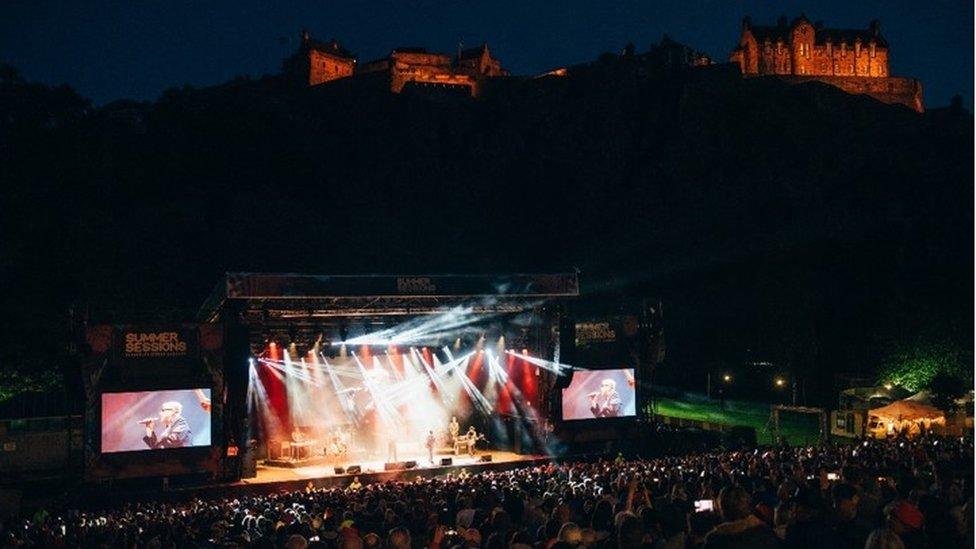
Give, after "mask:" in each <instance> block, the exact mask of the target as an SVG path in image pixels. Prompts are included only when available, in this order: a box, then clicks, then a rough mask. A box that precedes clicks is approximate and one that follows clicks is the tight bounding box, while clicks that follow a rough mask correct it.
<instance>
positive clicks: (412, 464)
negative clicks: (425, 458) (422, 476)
mask: <svg viewBox="0 0 976 549" xmlns="http://www.w3.org/2000/svg"><path fill="white" fill-rule="evenodd" d="M416 466H417V462H416V461H414V460H410V461H404V462H403V468H404V469H413V468H414V467H416Z"/></svg>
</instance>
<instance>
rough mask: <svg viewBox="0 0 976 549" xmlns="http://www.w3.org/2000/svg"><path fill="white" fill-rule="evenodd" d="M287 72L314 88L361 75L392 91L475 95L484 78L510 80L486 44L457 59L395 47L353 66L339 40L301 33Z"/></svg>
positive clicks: (351, 56)
mask: <svg viewBox="0 0 976 549" xmlns="http://www.w3.org/2000/svg"><path fill="white" fill-rule="evenodd" d="M285 67H286V70H288V72H290V73H292V74H293V75H297V76H298V77H299V78H300V79H301V80H302V83H303V84H304V85H308V86H317V85H319V84H324V83H326V82H331V81H333V80H338V79H341V78H349V77H356V76H359V75H365V74H374V75H377V74H379V75H385V76H386V77H387V78H388V84H389V86H390V91H392V92H393V93H400V92H402V91H404V90H405V89H413V88H425V89H441V90H458V91H462V92H464V93H466V94H469V95H471V96H474V97H477V96H478V95H479V94H480V92H481V88H482V85H483V84H484V82H485V81H486V80H487V79H490V78H495V77H499V76H508V71H506V70H505V69H503V68H502V66H501V62H499V61H498V59H496V58H495V57H493V56H492V55H491V51H490V50H489V49H488V44H482V45H481V46H479V47H477V48H471V49H466V50H462V49H460V48H459V49H458V52H457V55H448V54H443V53H434V52H428V51H427V50H426V49H424V48H403V47H401V48H396V49H394V50H393V51H392V52H390V54H389V55H388V56H386V57H384V58H382V59H377V60H374V61H369V62H366V63H363V64H357V60H356V55H355V54H353V53H351V52H349V51H348V50H346V49H345V48H343V47H342V45H341V44H340V43H339V42H338V41H337V40H334V39H333V40H331V41H329V42H319V41H317V40H313V39H311V38H310V37H309V34H308V32H304V33H303V35H302V43H301V46H300V47H299V50H298V51H297V52H296V53H295V54H294V55H293V56H292V57H290V58H289V59H288V60H286V62H285Z"/></svg>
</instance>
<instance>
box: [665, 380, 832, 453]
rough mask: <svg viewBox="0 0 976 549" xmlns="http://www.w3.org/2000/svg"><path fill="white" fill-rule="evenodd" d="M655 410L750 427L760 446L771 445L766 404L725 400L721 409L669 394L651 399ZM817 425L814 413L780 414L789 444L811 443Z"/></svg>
mask: <svg viewBox="0 0 976 549" xmlns="http://www.w3.org/2000/svg"><path fill="white" fill-rule="evenodd" d="M654 411H655V413H657V414H660V415H662V416H670V417H678V418H684V419H695V420H699V421H708V422H710V423H723V424H726V425H743V426H747V427H752V428H754V429H755V430H756V440H757V442H758V443H759V444H772V442H773V433H772V425H771V424H770V422H769V404H767V403H761V402H747V401H741V400H726V401H725V409H724V410H722V409H721V408H720V407H719V402H718V401H717V400H715V401H710V400H708V398H706V397H705V395H702V394H698V393H677V392H674V393H671V392H669V394H667V395H663V394H656V395H655V396H654ZM817 422H818V417H817V416H816V415H813V414H797V413H781V414H780V420H779V425H780V433H781V434H782V435H783V436H785V437H786V440H787V442H788V443H789V444H794V445H796V444H812V443H814V442H816V441H817V437H818V433H819V427H818V425H817Z"/></svg>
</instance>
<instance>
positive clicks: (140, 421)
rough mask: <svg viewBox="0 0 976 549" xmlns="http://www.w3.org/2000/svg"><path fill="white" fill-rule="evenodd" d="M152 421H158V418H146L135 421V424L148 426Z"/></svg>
mask: <svg viewBox="0 0 976 549" xmlns="http://www.w3.org/2000/svg"><path fill="white" fill-rule="evenodd" d="M154 421H159V418H158V417H147V418H146V419H141V420H139V421H137V422H136V423H138V424H139V425H149V424H150V423H152V422H154Z"/></svg>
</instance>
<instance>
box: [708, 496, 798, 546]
mask: <svg viewBox="0 0 976 549" xmlns="http://www.w3.org/2000/svg"><path fill="white" fill-rule="evenodd" d="M718 505H719V513H720V514H721V516H722V523H721V524H719V525H718V526H716V527H715V529H714V530H712V531H711V532H709V533H708V535H707V536H705V545H704V547H705V548H706V549H738V548H746V547H750V548H757V549H775V548H777V547H779V538H777V537H776V535H775V534H774V533H773V530H772V529H771V528H770V527H769V526H768V525H767V524H766V523H765V522H763V521H761V520H759V519H758V518H757V517H756V516H755V515H753V514H752V498H750V497H749V493H748V492H746V491H745V490H744V489H742V488H740V487H738V486H727V487H725V488H722V491H721V492H719V496H718Z"/></svg>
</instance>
